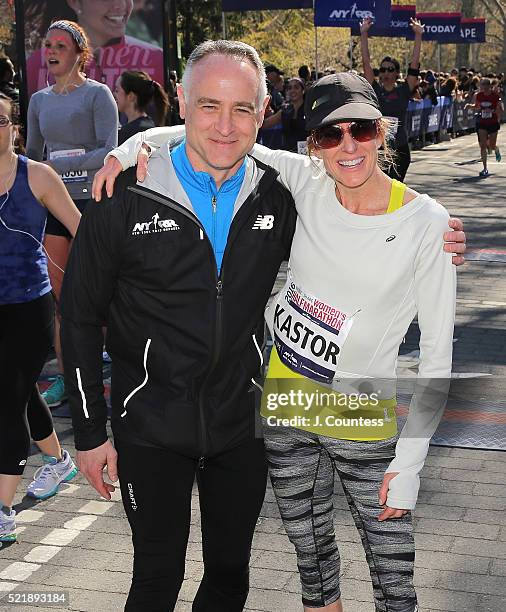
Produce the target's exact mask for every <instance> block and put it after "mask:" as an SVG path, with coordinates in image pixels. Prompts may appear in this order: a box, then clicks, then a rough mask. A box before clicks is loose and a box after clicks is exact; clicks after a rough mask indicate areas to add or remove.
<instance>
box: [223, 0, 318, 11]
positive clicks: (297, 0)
mask: <svg viewBox="0 0 506 612" xmlns="http://www.w3.org/2000/svg"><path fill="white" fill-rule="evenodd" d="M291 8H313V0H221V10H222V11H224V12H229V11H267V10H269V9H271V10H276V9H280V10H281V9H291Z"/></svg>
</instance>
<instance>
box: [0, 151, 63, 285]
mask: <svg viewBox="0 0 506 612" xmlns="http://www.w3.org/2000/svg"><path fill="white" fill-rule="evenodd" d="M16 167H17V163H16V162H15V163H14V165H13V167H12V170H11V173H10V174H9V176H8V178H7V180H6V181H5V200H4V201H3V202H2V204H1V206H0V212H2V209H3V207H4V206H5V204H6V203H7V200H8V199H9V197H10V195H11V194H10V191H9V190H8V189H7V185H8V184H9V182H10V180H11V178H12V175H13V173H14V170H15V169H16ZM0 223H1V224H2V225H3V226H4V227H5V229H6V230H8V231H9V232H16V233H18V234H25V235H26V236H29V237H30V238H32V239H33V240H35V242H36V243H37V244H38V245H39V246H41V247H42V250H43V251H44V253H45V254H46V257H47V258H48V259H49V261H50V262H51V263H52V264H53V266H55V267H56V268H58V270H60V272H61V273H62V274H65V270H62V268H60V266H59V265H58V264H57V263H55V262H54V261H53V260H52V259H51V256H50V255H49V253H48V252H47V250H46V247H45V246H44V245H43V244H42V242H40V240H38V239H37V238H35V236H33V235H32V234H30V232H25V231H24V230H19V229H14V228H12V227H9V226H8V225H7V223H5V221H4V220H3V218H2V217H1V216H0Z"/></svg>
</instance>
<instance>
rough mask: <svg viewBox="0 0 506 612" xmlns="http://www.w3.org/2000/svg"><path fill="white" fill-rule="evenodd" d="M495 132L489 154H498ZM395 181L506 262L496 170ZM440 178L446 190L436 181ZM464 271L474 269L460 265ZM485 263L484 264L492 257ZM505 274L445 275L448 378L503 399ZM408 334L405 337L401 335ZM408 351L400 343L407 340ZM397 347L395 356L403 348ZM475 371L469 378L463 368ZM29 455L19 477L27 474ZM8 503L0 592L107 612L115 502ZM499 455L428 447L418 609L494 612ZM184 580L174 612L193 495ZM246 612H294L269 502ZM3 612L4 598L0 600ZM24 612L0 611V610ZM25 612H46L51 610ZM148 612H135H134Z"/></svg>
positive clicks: (500, 543) (453, 157) (340, 522)
mask: <svg viewBox="0 0 506 612" xmlns="http://www.w3.org/2000/svg"><path fill="white" fill-rule="evenodd" d="M504 133H505V132H504V130H503V132H502V133H501V134H500V138H499V142H500V143H502V145H503V148H504V149H505V151H506V137H505V136H504ZM413 158H414V161H413V164H412V167H411V169H410V173H409V176H408V182H409V183H410V184H411V185H412V186H413V187H415V188H418V189H419V190H421V191H427V192H429V193H431V194H432V195H435V196H437V197H438V198H439V199H440V200H441V201H442V202H443V203H444V204H445V205H447V207H448V208H449V210H450V211H451V212H452V214H456V215H459V216H461V217H462V218H463V219H464V220H465V222H466V230H467V233H468V236H469V246H470V248H473V249H476V250H480V249H481V250H483V249H487V250H488V251H493V252H494V253H500V252H501V251H503V252H504V251H505V249H506V216H505V214H504V210H503V207H504V206H506V204H505V203H504V191H505V186H506V181H505V177H506V163H505V164H501V165H499V164H496V163H495V162H491V164H490V171H491V176H490V177H489V178H488V179H485V180H478V179H477V178H476V175H477V174H478V171H479V169H480V166H479V164H478V163H476V161H473V160H476V159H477V158H478V150H477V146H476V143H475V136H468V137H464V138H460V139H457V140H455V141H452V142H450V143H442V144H441V145H436V146H433V147H429V148H426V149H424V150H423V151H417V152H415V153H414V154H413ZM448 177H452V178H448ZM473 259H477V258H476V257H473ZM492 259H493V258H492ZM505 271H506V267H505V265H504V262H503V261H502V262H501V261H500V260H499V261H497V262H493V261H492V262H491V261H483V260H479V261H473V262H470V263H468V264H466V266H465V267H464V268H463V269H462V270H460V272H459V301H458V316H457V329H456V338H457V340H458V341H457V342H456V345H455V369H456V370H458V369H460V370H461V371H482V372H489V373H492V374H493V380H494V384H495V385H496V388H497V389H498V390H499V391H500V392H501V393H502V395H503V396H504V390H506V384H505V377H504V375H505V372H506V351H505V349H506V316H505V314H506V275H505ZM413 333H415V332H413ZM408 340H409V342H414V341H413V340H410V339H408ZM414 346H415V345H414V344H413V345H410V344H409V343H408V345H407V347H406V349H405V350H411V349H412V348H414ZM477 368H478V369H477ZM56 426H57V429H58V431H59V433H60V436H61V438H62V440H63V441H64V443H65V446H66V447H67V448H68V449H69V450H70V451H71V453H73V452H74V448H73V445H72V433H71V430H70V422H69V421H68V420H66V419H57V421H56ZM40 463H41V461H40V458H39V456H38V455H34V456H32V457H31V458H30V460H29V462H28V467H27V470H26V474H27V475H28V474H30V475H31V474H32V473H33V471H34V469H35V468H36V467H37V466H38V465H40ZM27 482H28V481H27V479H26V478H25V479H24V480H23V486H22V487H20V493H19V494H18V496H17V497H16V500H15V501H16V506H15V507H16V510H17V511H18V513H19V514H18V516H19V525H20V536H19V543H18V544H15V545H11V546H9V547H4V548H3V549H2V550H0V592H1V591H5V592H6V593H5V597H7V596H8V595H15V594H17V593H22V592H24V591H46V592H47V591H52V592H55V591H62V590H63V591H66V592H67V593H68V596H69V603H68V605H63V606H60V609H69V610H80V611H90V612H96V611H97V610H100V611H103V612H109V611H110V612H113V611H120V610H122V609H123V605H124V602H125V598H126V593H127V590H128V586H129V579H130V570H131V563H132V547H131V543H130V536H129V530H128V526H127V523H126V520H125V517H124V513H123V509H122V506H121V502H119V501H118V498H117V497H115V498H114V500H113V501H112V502H105V501H100V500H99V499H97V495H96V494H95V492H94V491H93V490H92V489H91V488H90V487H89V485H88V484H87V483H86V482H85V481H84V479H83V478H82V477H81V476H78V477H77V478H76V479H75V480H74V482H73V483H72V484H70V485H67V486H65V487H64V489H63V490H62V492H61V493H60V494H59V495H57V496H56V497H54V498H53V499H50V500H47V501H46V502H41V503H32V502H31V501H29V500H28V499H27V498H23V494H22V492H23V491H24V489H25V488H26V484H27ZM505 485H506V452H499V451H478V450H463V449H458V448H454V449H449V448H436V447H431V450H430V454H429V457H428V459H427V462H426V466H425V468H424V471H423V478H422V486H421V493H420V497H419V503H418V505H417V508H416V512H415V531H416V545H417V556H416V579H415V582H416V585H417V591H418V594H419V598H420V604H421V610H422V611H423V612H429V611H443V610H444V611H455V612H457V611H459V612H460V611H462V610H466V611H467V612H504V610H506V486H505ZM337 492H338V495H337V496H336V502H335V505H336V534H337V537H338V540H339V542H340V550H341V554H342V559H343V563H342V590H343V599H344V602H345V610H346V611H347V612H372V611H373V609H374V608H373V604H372V596H371V588H370V586H369V578H368V572H367V566H366V563H365V559H364V555H363V552H362V548H361V545H360V543H359V541H358V535H357V533H356V531H355V528H354V527H353V525H352V520H351V516H350V514H349V511H348V509H347V507H346V502H345V501H344V499H343V496H342V495H340V494H339V489H338V490H337ZM193 501H194V508H193V510H192V530H191V535H190V543H189V545H188V555H187V560H188V562H187V574H186V579H185V582H184V585H183V588H182V591H181V597H180V603H179V604H178V607H177V610H179V611H180V612H183V611H189V610H191V604H190V603H189V602H191V600H192V596H193V595H194V593H195V592H196V589H197V587H198V580H199V578H200V576H201V573H202V561H201V552H200V532H199V512H198V499H197V497H195V496H194V500H193ZM251 565H252V572H251V585H252V588H251V593H250V597H249V599H248V602H247V609H248V610H258V611H264V612H268V611H272V612H296V611H297V610H300V609H301V607H300V595H299V592H300V588H299V582H298V576H297V571H296V564H295V557H294V554H293V552H292V548H291V545H290V543H289V542H288V540H287V538H286V535H285V534H284V531H283V526H282V523H281V520H280V518H279V515H278V512H277V507H276V504H275V501H274V498H273V494H272V491H271V490H270V488H269V490H268V492H267V497H266V501H265V504H264V507H263V509H262V513H261V517H260V519H259V522H258V528H257V531H256V535H255V540H254V546H253V556H252V564H251ZM4 601H5V599H4ZM25 609H26V610H30V609H31V608H29V607H27V606H26V605H25V604H23V605H18V606H15V605H12V604H8V603H5V604H4V603H3V602H2V601H1V600H0V610H1V611H7V610H8V611H15V610H25ZM33 609H37V610H46V611H47V612H49V611H50V610H53V609H54V607H47V606H46V607H44V606H37V607H34V608H33ZM146 612H149V611H146Z"/></svg>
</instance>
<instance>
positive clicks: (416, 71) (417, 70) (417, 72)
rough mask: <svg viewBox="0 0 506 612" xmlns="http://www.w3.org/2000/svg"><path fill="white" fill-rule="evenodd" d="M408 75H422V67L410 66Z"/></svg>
mask: <svg viewBox="0 0 506 612" xmlns="http://www.w3.org/2000/svg"><path fill="white" fill-rule="evenodd" d="M408 76H415V77H417V76H420V68H411V66H410V67H409V68H408Z"/></svg>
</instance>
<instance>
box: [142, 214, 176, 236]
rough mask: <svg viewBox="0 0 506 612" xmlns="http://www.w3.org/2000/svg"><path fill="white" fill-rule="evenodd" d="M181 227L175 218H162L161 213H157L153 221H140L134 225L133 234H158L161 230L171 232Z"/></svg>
mask: <svg viewBox="0 0 506 612" xmlns="http://www.w3.org/2000/svg"><path fill="white" fill-rule="evenodd" d="M178 229H181V228H180V227H179V225H178V224H177V223H176V222H175V221H174V219H160V215H159V214H158V213H155V214H154V215H153V216H152V217H151V221H139V222H138V223H136V224H135V225H134V228H133V230H132V236H138V235H139V234H157V233H159V232H171V231H174V230H178Z"/></svg>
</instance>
